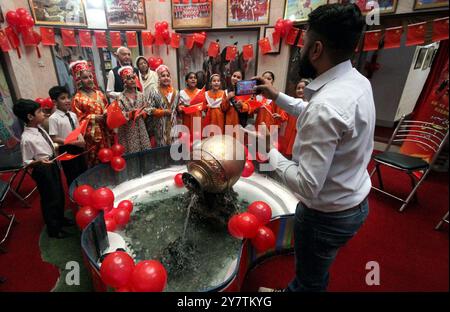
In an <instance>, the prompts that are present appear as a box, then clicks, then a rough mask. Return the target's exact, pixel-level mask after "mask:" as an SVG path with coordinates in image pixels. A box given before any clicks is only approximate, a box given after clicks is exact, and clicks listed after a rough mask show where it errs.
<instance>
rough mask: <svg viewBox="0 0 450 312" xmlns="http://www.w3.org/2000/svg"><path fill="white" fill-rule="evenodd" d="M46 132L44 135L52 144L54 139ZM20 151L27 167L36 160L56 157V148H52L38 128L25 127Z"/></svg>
mask: <svg viewBox="0 0 450 312" xmlns="http://www.w3.org/2000/svg"><path fill="white" fill-rule="evenodd" d="M39 128H41V129H42V131H44V135H46V136H47V137H48V139H49V140H50V142H52V139H51V138H50V136H49V135H48V134H47V132H45V130H44V129H43V128H42V127H40V126H39ZM20 149H21V151H22V160H23V162H24V163H25V164H26V165H27V164H29V163H31V162H32V161H34V160H41V159H49V158H50V157H51V156H52V155H55V151H54V147H53V148H52V147H51V146H50V145H49V144H48V143H47V141H46V140H45V139H44V137H43V136H42V134H41V133H40V132H39V130H38V128H33V127H25V128H24V130H23V133H22V139H21V140H20Z"/></svg>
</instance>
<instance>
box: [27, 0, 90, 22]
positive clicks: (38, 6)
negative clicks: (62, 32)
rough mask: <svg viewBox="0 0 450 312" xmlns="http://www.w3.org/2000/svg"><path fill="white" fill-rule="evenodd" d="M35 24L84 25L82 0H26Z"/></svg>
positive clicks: (84, 16)
mask: <svg viewBox="0 0 450 312" xmlns="http://www.w3.org/2000/svg"><path fill="white" fill-rule="evenodd" d="M28 4H29V5H30V11H31V14H32V15H33V18H34V21H35V23H36V25H61V26H81V27H86V26H87V22H86V12H85V10H84V4H83V0H72V1H67V0H53V1H46V0H28Z"/></svg>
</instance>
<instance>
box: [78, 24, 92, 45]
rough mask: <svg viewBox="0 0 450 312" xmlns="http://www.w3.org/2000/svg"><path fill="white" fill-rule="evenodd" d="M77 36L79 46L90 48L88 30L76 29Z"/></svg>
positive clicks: (89, 33) (90, 40)
mask: <svg viewBox="0 0 450 312" xmlns="http://www.w3.org/2000/svg"><path fill="white" fill-rule="evenodd" d="M78 37H79V38H80V47H83V48H92V37H91V31H90V30H81V29H80V30H78Z"/></svg>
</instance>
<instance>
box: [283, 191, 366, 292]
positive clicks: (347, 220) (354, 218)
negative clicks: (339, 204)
mask: <svg viewBox="0 0 450 312" xmlns="http://www.w3.org/2000/svg"><path fill="white" fill-rule="evenodd" d="M368 213H369V203H368V201H367V198H366V199H365V200H364V201H363V202H362V203H361V204H359V205H358V206H356V207H353V208H351V209H348V210H344V211H340V212H334V213H324V212H320V211H317V210H314V209H310V208H308V207H306V206H304V205H302V203H299V204H298V205H297V209H296V211H295V226H294V235H295V245H294V248H295V269H296V274H295V275H296V276H295V278H294V280H293V281H292V282H291V283H290V284H289V285H288V288H287V289H286V291H295V292H300V291H326V289H327V286H328V278H329V273H328V270H329V268H330V266H331V264H332V263H333V261H334V259H335V258H336V255H337V252H338V250H339V248H341V247H342V246H344V245H345V244H346V243H347V242H348V241H349V240H350V239H351V238H352V237H353V236H354V235H355V234H356V232H357V231H358V229H359V228H360V227H361V225H362V224H363V223H364V220H365V219H366V217H367V215H368Z"/></svg>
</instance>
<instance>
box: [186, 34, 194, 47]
mask: <svg viewBox="0 0 450 312" xmlns="http://www.w3.org/2000/svg"><path fill="white" fill-rule="evenodd" d="M193 47H194V36H193V35H187V37H186V48H188V49H189V50H191V49H192V48H193Z"/></svg>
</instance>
